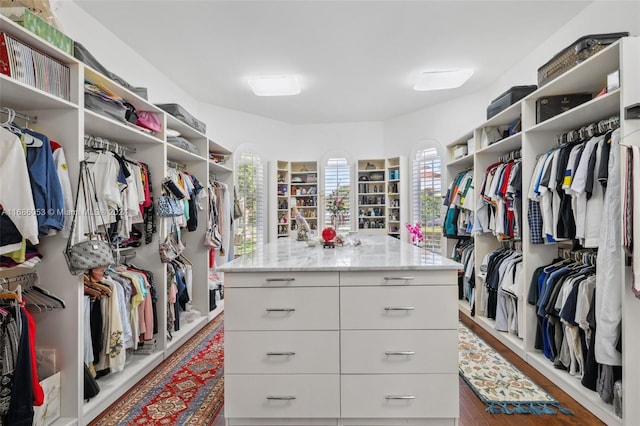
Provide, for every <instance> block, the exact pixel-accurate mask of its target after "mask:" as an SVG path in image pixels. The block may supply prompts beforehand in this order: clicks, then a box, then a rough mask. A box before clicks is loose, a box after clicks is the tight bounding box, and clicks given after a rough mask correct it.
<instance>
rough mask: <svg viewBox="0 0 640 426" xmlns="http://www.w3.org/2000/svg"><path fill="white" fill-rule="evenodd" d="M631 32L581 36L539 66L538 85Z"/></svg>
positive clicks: (559, 74)
mask: <svg viewBox="0 0 640 426" xmlns="http://www.w3.org/2000/svg"><path fill="white" fill-rule="evenodd" d="M628 35H629V33H626V32H625V33H608V34H591V35H587V36H584V37H580V38H579V39H578V40H576V41H575V43H573V44H571V45H570V46H569V47H567V48H565V49H563V50H562V51H561V52H560V53H558V54H557V55H555V56H554V57H553V58H551V60H550V61H549V62H547V63H546V64H544V65H543V66H541V67H540V68H538V87H542V86H543V85H545V84H547V83H548V82H550V81H551V80H554V79H555V78H557V77H559V76H561V75H562V74H564V73H565V72H567V71H569V70H570V69H571V68H573V67H575V66H576V65H578V64H579V63H580V62H582V61H584V60H585V59H588V58H590V57H591V56H593V55H595V54H596V53H598V52H600V51H601V50H602V49H604V48H606V47H607V46H609V45H610V44H611V43H614V42H615V41H616V40H618V39H620V38H622V37H627V36H628Z"/></svg>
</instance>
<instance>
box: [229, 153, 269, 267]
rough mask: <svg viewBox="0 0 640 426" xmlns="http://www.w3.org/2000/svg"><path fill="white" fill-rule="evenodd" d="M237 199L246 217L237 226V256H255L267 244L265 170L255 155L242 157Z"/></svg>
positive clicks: (238, 163) (239, 164)
mask: <svg viewBox="0 0 640 426" xmlns="http://www.w3.org/2000/svg"><path fill="white" fill-rule="evenodd" d="M235 172H236V178H237V182H238V185H237V196H238V200H239V201H240V207H241V208H242V213H243V214H242V216H241V217H240V218H238V219H236V220H235V221H234V224H235V237H234V246H235V255H236V256H242V255H243V254H248V253H252V252H253V251H255V250H256V248H257V247H259V246H261V245H262V244H263V235H264V232H263V231H264V219H265V218H264V211H265V205H264V202H265V199H264V193H265V188H264V167H263V165H262V162H261V161H260V157H259V156H258V155H256V154H253V153H248V152H244V153H242V154H240V156H239V160H238V162H237V163H236V171H235Z"/></svg>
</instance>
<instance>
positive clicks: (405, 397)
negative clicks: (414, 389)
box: [384, 395, 416, 399]
mask: <svg viewBox="0 0 640 426" xmlns="http://www.w3.org/2000/svg"><path fill="white" fill-rule="evenodd" d="M384 397H385V398H386V399H416V396H415V395H385V396H384Z"/></svg>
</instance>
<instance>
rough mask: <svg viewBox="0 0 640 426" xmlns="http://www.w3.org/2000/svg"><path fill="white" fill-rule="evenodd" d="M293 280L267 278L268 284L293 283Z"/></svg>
mask: <svg viewBox="0 0 640 426" xmlns="http://www.w3.org/2000/svg"><path fill="white" fill-rule="evenodd" d="M295 280H296V279H295V278H267V282H268V283H281V282H290V281H295Z"/></svg>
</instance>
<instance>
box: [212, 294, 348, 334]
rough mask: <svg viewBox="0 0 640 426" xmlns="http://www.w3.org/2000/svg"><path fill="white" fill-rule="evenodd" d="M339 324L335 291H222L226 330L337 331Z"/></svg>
mask: <svg viewBox="0 0 640 426" xmlns="http://www.w3.org/2000/svg"><path fill="white" fill-rule="evenodd" d="M338 323H339V308H338V287H304V288H229V289H227V290H225V307H224V327H225V330H338V326H339V324H338Z"/></svg>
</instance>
